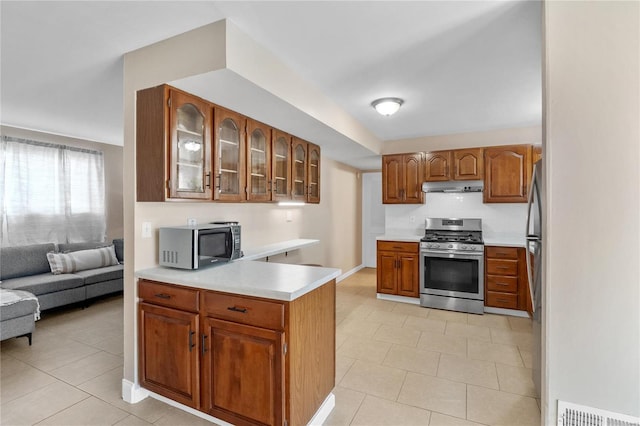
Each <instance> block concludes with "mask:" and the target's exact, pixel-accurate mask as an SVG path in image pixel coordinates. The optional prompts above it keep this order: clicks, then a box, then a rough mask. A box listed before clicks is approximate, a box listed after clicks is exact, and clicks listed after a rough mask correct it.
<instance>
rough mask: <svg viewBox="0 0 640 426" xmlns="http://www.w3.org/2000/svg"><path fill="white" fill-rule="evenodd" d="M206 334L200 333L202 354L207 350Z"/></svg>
mask: <svg viewBox="0 0 640 426" xmlns="http://www.w3.org/2000/svg"><path fill="white" fill-rule="evenodd" d="M206 342H207V335H206V334H203V335H202V355H204V353H205V352H206V351H207V343H206Z"/></svg>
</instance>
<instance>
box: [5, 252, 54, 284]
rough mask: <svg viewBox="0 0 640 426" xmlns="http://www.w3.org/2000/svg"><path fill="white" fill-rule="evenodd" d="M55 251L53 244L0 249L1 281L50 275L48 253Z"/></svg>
mask: <svg viewBox="0 0 640 426" xmlns="http://www.w3.org/2000/svg"><path fill="white" fill-rule="evenodd" d="M53 250H55V245H54V244H53V243H47V244H33V245H29V246H19V247H3V248H2V249H0V262H2V264H1V266H0V280H5V279H9V278H15V277H24V276H28V275H36V274H42V273H45V272H49V273H50V272H51V269H50V268H49V262H48V261H47V253H48V252H50V251H53Z"/></svg>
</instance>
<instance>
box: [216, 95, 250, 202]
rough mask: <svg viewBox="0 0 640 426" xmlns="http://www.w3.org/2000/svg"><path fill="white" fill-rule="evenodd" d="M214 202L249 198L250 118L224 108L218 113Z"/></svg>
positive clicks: (217, 111)
mask: <svg viewBox="0 0 640 426" xmlns="http://www.w3.org/2000/svg"><path fill="white" fill-rule="evenodd" d="M214 123H215V124H214V127H215V141H214V149H215V153H214V154H215V156H214V169H215V172H214V173H215V177H216V184H215V188H214V192H213V198H214V200H218V201H243V200H245V199H246V198H247V197H246V191H245V188H246V168H245V156H246V153H245V149H246V148H245V132H246V126H247V121H246V118H245V117H244V116H242V115H240V114H238V113H236V112H233V111H230V110H228V109H225V108H222V107H216V108H215V110H214Z"/></svg>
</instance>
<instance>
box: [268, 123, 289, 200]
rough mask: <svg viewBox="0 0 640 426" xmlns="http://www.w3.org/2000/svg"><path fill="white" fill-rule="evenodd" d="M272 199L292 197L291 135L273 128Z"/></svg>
mask: <svg viewBox="0 0 640 426" xmlns="http://www.w3.org/2000/svg"><path fill="white" fill-rule="evenodd" d="M271 190H272V192H271V200H273V201H280V200H288V199H290V198H291V136H290V135H288V134H286V133H284V132H281V131H279V130H277V129H273V149H272V150H271Z"/></svg>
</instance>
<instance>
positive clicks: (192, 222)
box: [187, 217, 198, 227]
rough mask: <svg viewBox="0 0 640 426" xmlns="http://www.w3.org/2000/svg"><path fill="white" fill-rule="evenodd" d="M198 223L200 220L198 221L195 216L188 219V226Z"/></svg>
mask: <svg viewBox="0 0 640 426" xmlns="http://www.w3.org/2000/svg"><path fill="white" fill-rule="evenodd" d="M197 224H198V222H196V220H195V219H194V218H192V217H190V218H189V219H187V226H191V227H195V226H196V225H197Z"/></svg>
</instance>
